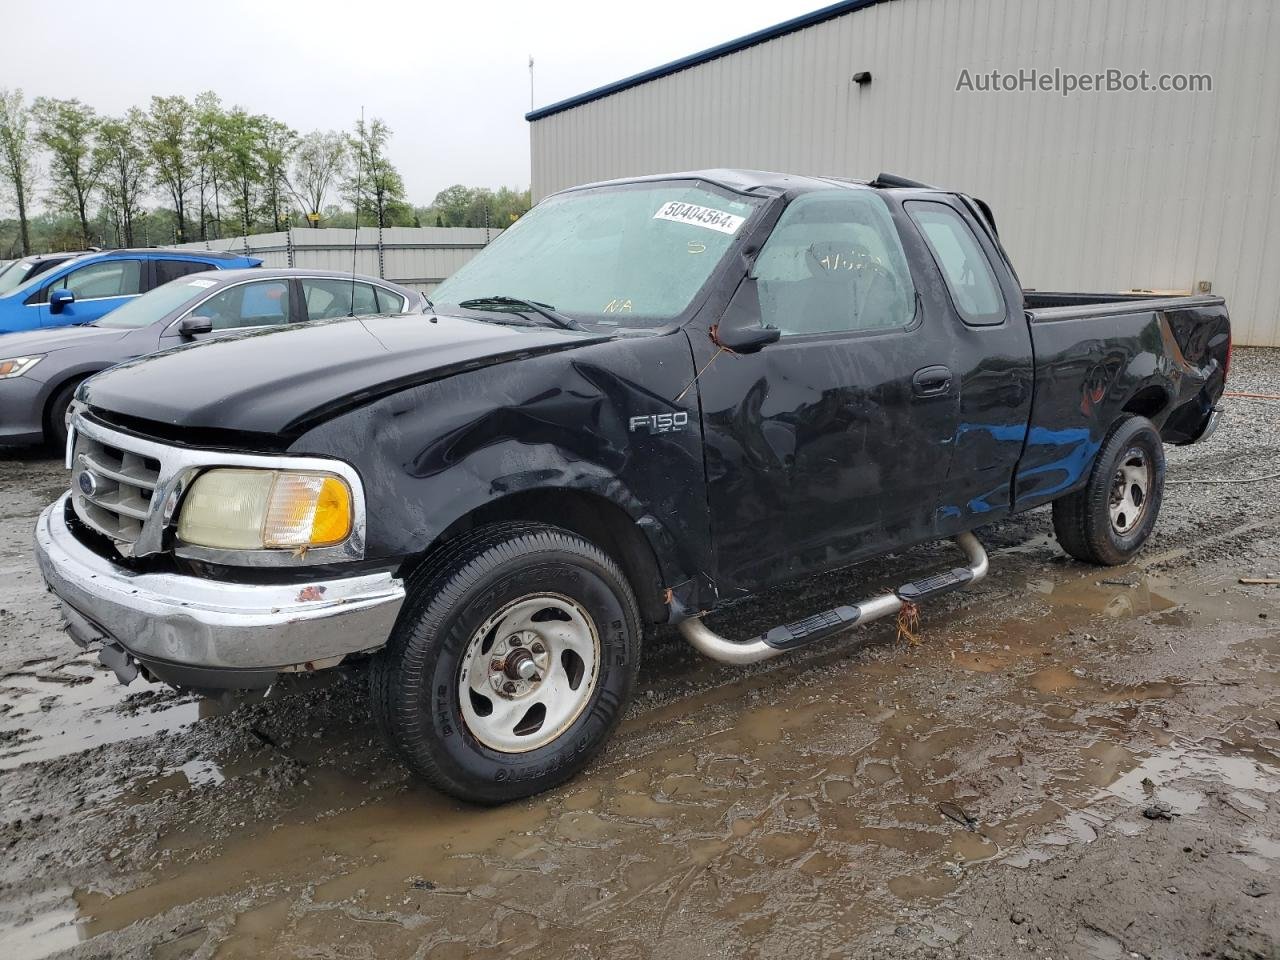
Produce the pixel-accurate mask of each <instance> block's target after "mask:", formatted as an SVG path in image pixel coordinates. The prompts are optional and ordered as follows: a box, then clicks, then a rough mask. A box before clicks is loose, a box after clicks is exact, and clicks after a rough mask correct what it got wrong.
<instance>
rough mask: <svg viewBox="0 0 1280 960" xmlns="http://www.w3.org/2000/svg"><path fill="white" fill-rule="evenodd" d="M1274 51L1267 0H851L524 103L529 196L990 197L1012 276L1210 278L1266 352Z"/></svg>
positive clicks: (1113, 284)
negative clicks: (670, 191)
mask: <svg viewBox="0 0 1280 960" xmlns="http://www.w3.org/2000/svg"><path fill="white" fill-rule="evenodd" d="M1278 44H1280V5H1277V4H1273V3H1271V2H1268V0H1145V2H1143V0H846V2H842V3H837V4H834V5H832V6H829V7H826V8H824V9H822V10H818V11H815V12H814V13H812V14H808V15H806V16H803V17H798V18H796V19H794V20H790V21H788V22H786V23H782V24H779V25H778V26H776V27H773V28H770V29H767V30H762V31H760V32H758V33H754V34H751V35H749V36H746V37H741V38H739V39H737V40H733V41H730V42H728V43H725V44H722V45H720V46H718V47H714V48H712V49H710V50H706V51H703V52H701V53H697V54H694V55H692V56H690V57H686V58H685V59H682V60H678V61H675V62H673V63H669V64H666V65H664V66H660V67H657V68H655V69H653V70H650V71H648V72H646V73H641V74H637V75H636V76H633V77H628V78H627V79H625V80H621V81H619V82H617V83H613V84H610V85H608V86H605V87H601V88H599V89H597V90H592V91H590V92H588V93H584V94H582V95H580V96H577V97H573V98H571V99H568V100H565V101H562V102H560V103H556V104H552V105H550V106H546V107H543V108H541V109H537V110H534V111H533V112H532V113H530V114H528V117H527V119H528V120H529V121H530V122H531V134H530V135H531V140H532V143H531V147H532V149H531V153H532V162H533V171H532V185H533V195H534V198H535V199H538V198H541V197H543V196H545V195H547V194H548V193H551V192H554V191H556V190H559V189H561V188H563V187H567V186H570V185H573V184H578V183H585V182H589V181H593V180H604V179H610V178H613V177H621V176H630V175H635V174H643V173H657V172H664V171H674V170H688V169H694V168H705V167H726V166H727V167H749V168H756V169H766V170H781V171H787V172H795V173H804V174H826V175H834V176H845V177H860V178H868V179H869V178H871V177H873V176H875V175H876V174H877V173H879V172H880V171H882V170H885V171H889V172H892V173H896V174H900V175H902V176H907V177H911V178H913V179H917V180H923V181H926V182H928V183H933V184H937V185H939V186H946V187H954V188H956V189H959V190H963V191H965V192H967V193H972V194H975V195H977V196H979V197H982V198H983V199H985V200H987V201H989V202H990V203H991V205H992V207H993V208H994V211H995V215H996V219H997V221H998V223H999V227H1000V232H1001V235H1002V237H1003V238H1004V240H1005V243H1006V245H1007V246H1008V248H1009V251H1010V255H1011V256H1012V258H1013V260H1014V263H1015V265H1016V266H1017V267H1018V270H1019V273H1020V274H1021V277H1022V281H1023V283H1024V284H1025V285H1026V286H1028V287H1036V288H1039V289H1055V290H1057V289H1074V290H1127V289H1132V288H1140V289H1164V290H1193V289H1202V288H1203V286H1204V285H1208V286H1209V287H1210V288H1211V289H1212V290H1213V291H1214V292H1218V293H1222V294H1224V295H1225V296H1226V297H1227V301H1228V306H1229V307H1230V309H1231V313H1232V318H1233V321H1234V333H1235V337H1236V342H1237V343H1246V344H1256V345H1270V346H1280V163H1278V162H1277V161H1278V159H1280V158H1278V156H1277V153H1278V149H1280V58H1278V57H1276V56H1275V55H1274V53H1273V51H1274V50H1275V49H1276V48H1277V45H1278ZM1055 70H1056V71H1060V73H1058V74H1055ZM992 71H999V72H1000V73H1001V74H1002V77H1007V76H1013V77H1014V78H1015V79H1014V80H1013V81H1009V80H1007V79H1003V78H1002V79H1000V80H999V81H997V82H996V84H995V85H996V86H997V87H998V88H1000V87H1003V86H1004V85H1006V84H1009V83H1011V82H1012V83H1014V84H1017V85H1022V86H1023V89H1019V90H1013V91H1009V90H1003V89H997V90H995V91H989V90H988V91H985V92H984V91H983V90H982V89H981V87H982V86H983V85H984V84H985V85H987V86H990V85H991V84H992V81H991V80H990V79H989V78H990V74H991V72H992ZM1031 71H1037V73H1036V74H1035V75H1034V76H1033V75H1032V73H1031ZM1107 71H1114V72H1115V73H1114V74H1112V77H1114V78H1115V82H1116V83H1118V84H1119V85H1120V86H1123V85H1124V84H1126V83H1129V84H1136V83H1140V81H1141V77H1140V74H1142V72H1143V71H1146V73H1147V82H1148V86H1149V87H1151V86H1158V85H1159V84H1160V83H1162V82H1163V83H1165V84H1166V85H1171V86H1172V85H1178V84H1181V85H1182V86H1184V87H1192V88H1196V89H1184V90H1180V91H1174V90H1166V91H1160V90H1154V89H1149V90H1147V91H1146V92H1143V91H1141V90H1136V89H1135V90H1130V91H1125V90H1123V89H1119V90H1108V89H1106V86H1107V83H1108V82H1109V81H1110V79H1111V78H1109V77H1108V75H1107ZM859 74H869V75H870V76H869V79H868V77H867V76H861V77H859V79H860V80H861V81H862V82H858V81H857V80H855V79H854V77H855V75H859ZM1096 74H1102V75H1103V76H1102V78H1100V79H1101V80H1102V84H1101V86H1102V87H1103V89H1100V90H1089V91H1086V90H1081V89H1076V90H1075V91H1073V92H1071V93H1069V94H1066V93H1064V91H1065V88H1066V86H1067V85H1068V84H1069V83H1071V82H1072V81H1071V80H1070V79H1068V77H1067V75H1070V76H1072V77H1077V78H1079V77H1081V76H1085V75H1088V76H1090V77H1093V75H1096ZM1193 75H1199V76H1198V77H1197V76H1193ZM1206 75H1207V77H1208V79H1207V81H1206V79H1205V76H1206ZM1055 76H1057V78H1058V79H1057V85H1056V88H1055V86H1054V83H1055V81H1054V77H1055ZM1130 77H1132V78H1133V79H1132V80H1130V79H1129V78H1130ZM1097 79H1098V78H1095V79H1094V80H1093V81H1080V82H1089V83H1091V84H1093V83H1097ZM1028 84H1029V85H1032V86H1033V87H1034V88H1033V89H1026V85H1028ZM1041 85H1043V87H1044V88H1042V87H1041ZM1205 87H1208V88H1209V89H1204V88H1205Z"/></svg>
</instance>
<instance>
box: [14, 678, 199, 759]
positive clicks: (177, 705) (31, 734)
mask: <svg viewBox="0 0 1280 960" xmlns="http://www.w3.org/2000/svg"><path fill="white" fill-rule="evenodd" d="M95 659H96V658H95V656H94V655H93V654H85V655H84V656H83V657H82V658H80V659H78V660H75V661H72V662H71V663H69V664H67V665H65V666H64V667H63V668H61V669H60V670H59V671H58V672H57V673H56V674H53V676H62V677H64V678H65V679H68V680H71V681H72V682H69V683H68V682H59V681H57V680H54V679H49V678H45V677H41V676H36V675H25V674H19V675H13V676H9V677H6V678H4V680H0V704H8V705H9V706H10V709H9V710H8V711H6V712H5V713H3V715H0V770H10V769H13V768H14V767H19V766H22V765H23V764H26V763H34V762H36V761H40V760H50V759H53V758H55V757H64V756H66V755H68V754H71V753H79V752H80V751H83V750H88V749H90V748H92V747H96V746H100V745H101V744H104V743H119V742H121V741H124V740H133V739H137V738H139V737H150V736H154V735H155V734H157V733H159V732H160V731H162V730H163V731H178V730H182V729H184V728H186V727H188V726H190V725H191V724H192V723H194V722H195V721H196V720H198V719H199V718H200V717H202V716H208V715H210V714H211V713H213V712H216V707H215V706H214V704H213V703H212V702H211V701H196V700H192V699H182V700H179V701H178V702H173V701H172V700H170V699H168V698H167V697H166V700H165V701H161V704H160V705H158V706H146V705H143V706H140V707H139V708H137V709H130V708H129V704H128V702H127V701H126V700H125V698H126V697H128V696H129V695H130V694H136V693H139V692H143V691H157V692H158V691H162V690H164V689H165V688H162V687H158V686H151V685H148V684H146V683H143V682H142V681H140V680H135V681H134V682H133V684H131V685H130V686H129V687H127V688H126V687H121V686H120V684H119V682H118V681H117V680H116V678H115V674H113V673H111V672H110V671H109V670H101V669H97V668H96V663H95V662H94V660H95Z"/></svg>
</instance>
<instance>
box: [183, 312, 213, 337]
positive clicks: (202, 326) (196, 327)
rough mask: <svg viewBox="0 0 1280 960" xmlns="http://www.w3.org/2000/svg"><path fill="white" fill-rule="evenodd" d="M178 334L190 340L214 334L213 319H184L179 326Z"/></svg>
mask: <svg viewBox="0 0 1280 960" xmlns="http://www.w3.org/2000/svg"><path fill="white" fill-rule="evenodd" d="M178 333H179V334H180V335H181V336H183V337H186V338H187V339H188V340H190V339H191V338H192V337H195V336H198V335H199V334H202V333H213V319H212V318H211V317H184V318H183V320H182V323H180V324H178Z"/></svg>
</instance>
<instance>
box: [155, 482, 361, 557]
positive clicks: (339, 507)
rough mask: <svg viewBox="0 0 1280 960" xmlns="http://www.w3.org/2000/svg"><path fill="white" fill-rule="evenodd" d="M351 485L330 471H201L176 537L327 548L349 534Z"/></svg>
mask: <svg viewBox="0 0 1280 960" xmlns="http://www.w3.org/2000/svg"><path fill="white" fill-rule="evenodd" d="M351 526H352V511H351V488H350V487H348V486H347V484H346V481H345V480H343V479H342V478H341V477H338V476H335V475H334V474H331V473H292V472H288V471H282V470H239V469H231V468H220V469H216V470H209V471H207V472H205V473H202V474H200V476H198V477H197V478H196V481H195V483H193V484H192V485H191V489H190V490H189V491H188V492H187V496H186V499H185V500H184V501H183V504H182V513H181V515H180V516H179V517H178V539H180V540H182V541H183V542H184V543H189V544H192V545H195V546H201V547H215V548H218V549H222V550H271V549H298V548H300V547H301V548H306V547H327V546H332V545H333V544H337V543H341V542H342V541H343V540H345V539H347V537H348V536H350V535H351Z"/></svg>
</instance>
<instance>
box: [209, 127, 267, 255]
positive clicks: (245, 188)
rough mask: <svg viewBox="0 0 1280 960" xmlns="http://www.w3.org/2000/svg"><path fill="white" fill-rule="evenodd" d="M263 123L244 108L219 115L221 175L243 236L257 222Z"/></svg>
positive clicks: (264, 171)
mask: <svg viewBox="0 0 1280 960" xmlns="http://www.w3.org/2000/svg"><path fill="white" fill-rule="evenodd" d="M266 120H267V118H266V117H262V116H255V115H253V114H250V113H248V112H247V111H245V109H244V108H243V107H234V108H233V109H231V110H229V111H227V112H226V113H224V114H223V115H222V120H221V123H220V124H219V127H220V130H219V147H220V154H221V166H222V172H223V176H224V177H225V179H226V183H227V186H228V187H229V188H230V189H231V191H232V194H231V196H232V200H231V209H232V210H234V211H235V212H236V213H237V214H238V215H239V217H240V226H241V229H242V232H243V233H245V234H246V235H247V234H248V233H249V232H250V231H251V230H252V229H253V225H254V223H255V222H256V220H257V214H258V208H259V203H260V197H259V194H260V192H261V188H262V185H263V181H264V179H265V174H266V170H265V164H264V163H263V157H262V147H263V143H264V141H265V139H266V130H265V122H266Z"/></svg>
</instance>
